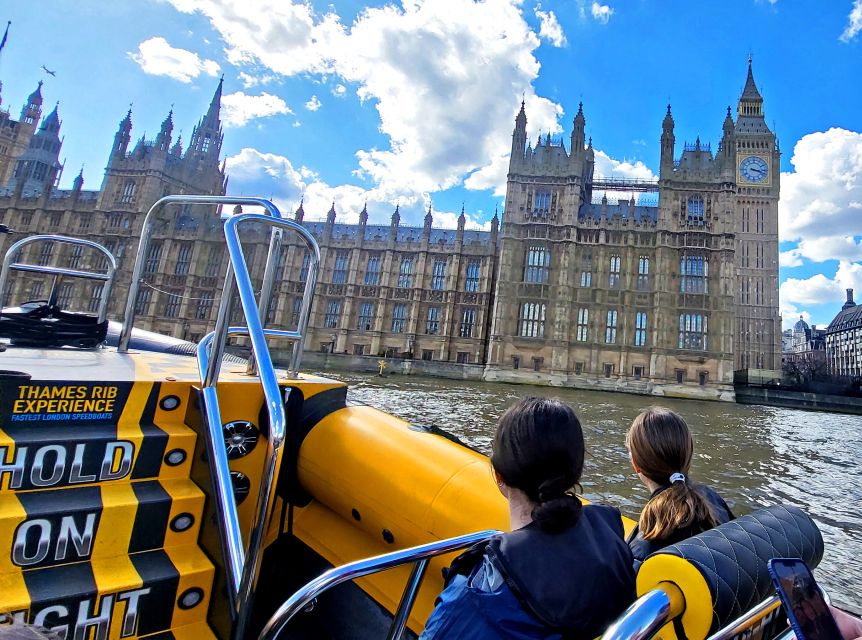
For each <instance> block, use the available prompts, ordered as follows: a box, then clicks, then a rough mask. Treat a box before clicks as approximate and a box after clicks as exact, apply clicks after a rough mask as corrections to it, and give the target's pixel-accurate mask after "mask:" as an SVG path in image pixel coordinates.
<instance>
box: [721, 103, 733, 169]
mask: <svg viewBox="0 0 862 640" xmlns="http://www.w3.org/2000/svg"><path fill="white" fill-rule="evenodd" d="M734 131H735V127H734V124H733V117H732V116H731V115H730V105H728V107H727V115H726V116H725V117H724V124H723V125H722V127H721V132H722V136H721V150H720V152H719V157H718V160H719V162H720V163H721V168H722V180H723V181H724V182H733V180H734V174H735V171H736V169H735V167H734V164H735V160H736V137H735V135H734Z"/></svg>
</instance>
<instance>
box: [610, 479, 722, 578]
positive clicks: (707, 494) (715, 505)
mask: <svg viewBox="0 0 862 640" xmlns="http://www.w3.org/2000/svg"><path fill="white" fill-rule="evenodd" d="M669 488H670V485H664V486H661V487H659V488H658V489H656V490H655V491H653V494H652V495H651V496H650V500H652V499H653V498H655V497H656V496H657V495H658V494H660V493H661V492H662V491H664V490H665V489H669ZM694 490H695V491H698V492H699V493H700V494H701V495H703V497H704V498H706V499H707V501H708V502H709V503H710V505H711V506H712V509H713V512H714V513H715V516H716V517H717V518H718V524H724V523H725V522H729V521H730V520H733V519H734V518H735V517H736V516H734V515H733V512H732V511H731V510H730V507H729V506H727V503H726V502H725V501H724V499H723V498H722V497H721V496H720V495H718V493H716V491H715V490H714V489H711V488H709V487H707V486H706V485H702V484H697V485H694ZM698 533H703V528H702V527H697V526H693V527H688V528H686V529H679V530H677V531H676V532H675V533H674V534H673V535H672V536H670V537H669V538H665V539H664V540H644V539H643V537H642V536H641V534H640V528H639V527H638V526H637V525H635V528H634V530H633V531H632V532H631V533H630V534H629V537H628V539H627V540H626V542H628V543H629V547H631V550H632V555H633V556H634V560H635V569H638V568H640V565H641V563H642V562H643V561H644V560H646V558H647V556H649V555H650V554H652V553H655V552H656V551H659V550H661V549H664V548H665V547H667V546H669V545H672V544H676V543H677V542H681V541H682V540H685V539H686V538H690V537H692V536H696V535H697V534H698Z"/></svg>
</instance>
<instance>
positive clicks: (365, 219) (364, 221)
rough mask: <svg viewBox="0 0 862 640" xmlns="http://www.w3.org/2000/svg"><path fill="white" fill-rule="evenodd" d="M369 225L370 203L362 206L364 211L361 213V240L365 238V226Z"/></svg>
mask: <svg viewBox="0 0 862 640" xmlns="http://www.w3.org/2000/svg"><path fill="white" fill-rule="evenodd" d="M367 224H368V202H367V201H366V203H365V204H364V205H362V211H360V212H359V226H360V227H362V229H361V233H360V234H359V237H360V239H362V238H364V237H365V225H367Z"/></svg>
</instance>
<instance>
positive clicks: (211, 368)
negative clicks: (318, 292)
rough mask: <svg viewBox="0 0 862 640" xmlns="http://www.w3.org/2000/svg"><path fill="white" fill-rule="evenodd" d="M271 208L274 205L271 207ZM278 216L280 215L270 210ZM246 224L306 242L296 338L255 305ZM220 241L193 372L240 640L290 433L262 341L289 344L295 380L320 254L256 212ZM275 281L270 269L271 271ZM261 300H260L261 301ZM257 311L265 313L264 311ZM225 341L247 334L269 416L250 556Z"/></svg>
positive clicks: (232, 223) (278, 221)
mask: <svg viewBox="0 0 862 640" xmlns="http://www.w3.org/2000/svg"><path fill="white" fill-rule="evenodd" d="M270 205H271V203H270ZM271 207H272V209H273V210H274V211H275V212H276V213H278V209H276V208H275V206H274V205H271ZM245 222H257V223H260V224H265V225H269V226H272V227H275V228H277V229H280V230H287V231H295V232H297V233H298V234H299V235H300V237H301V238H302V239H303V240H304V242H305V244H306V246H307V249H308V251H309V255H310V256H311V259H310V261H309V269H308V278H307V281H306V287H305V292H304V295H303V300H302V308H301V310H300V318H299V324H298V327H297V331H285V330H277V329H264V328H263V322H262V320H261V317H260V314H259V308H258V307H257V306H255V297H254V289H253V287H252V283H251V277H250V276H249V272H248V266H247V265H246V262H245V257H244V255H243V252H242V244H241V242H240V239H239V230H238V227H239V225H240V224H242V223H245ZM224 235H225V241H226V243H227V250H228V258H229V260H228V267H227V274H226V276H225V282H224V288H223V290H222V297H221V301H220V303H219V309H218V314H217V317H216V324H215V329H214V330H213V331H212V333H210V334H208V335H207V336H206V337H205V338H204V339H203V340H201V342H200V344H199V345H198V370H199V373H200V378H201V394H202V398H203V404H204V410H205V411H204V413H205V416H204V418H205V420H206V428H205V430H204V433H205V435H206V440H207V449H208V452H209V460H210V465H211V467H212V477H213V486H214V493H215V499H216V513H217V516H218V520H219V533H220V535H221V538H222V553H223V555H224V561H225V571H226V573H227V591H228V596H229V599H230V603H231V611H232V613H233V614H234V620H235V622H234V629H233V637H234V638H236V639H238V640H241V639H242V638H244V636H245V631H246V628H247V626H248V622H249V617H250V615H251V606H252V602H253V599H254V591H255V588H256V586H257V580H258V576H259V573H260V564H261V560H262V557H263V538H264V534H265V528H266V523H267V522H268V521H269V512H270V509H271V507H272V503H273V499H274V495H275V488H276V487H275V482H274V479H275V474H276V471H277V470H278V468H279V467H280V465H281V456H282V452H283V445H284V440H285V435H286V429H287V420H286V416H285V411H284V400H283V398H282V395H281V389H280V387H279V386H278V379H277V377H276V373H275V367H274V366H273V364H272V358H271V356H270V353H269V349H268V348H267V343H266V338H267V336H276V337H279V338H282V339H287V340H290V341H291V342H293V346H294V348H293V355H292V357H291V369H292V371H291V373H292V375H294V376H298V367H299V357H298V353H300V352H301V351H302V339H303V336H304V335H305V331H306V328H307V325H308V315H309V312H310V309H311V295H312V292H313V290H314V285H315V283H316V281H317V271H318V266H319V264H320V249H319V248H318V246H317V242H316V241H315V240H314V237H313V236H312V235H311V234H310V233H309V232H308V231H307V230H306V229H305V228H304V227H302V226H301V225H299V224H297V223H296V222H293V221H290V220H284V219H282V218H281V217H280V214H279V215H278V216H271V215H262V214H256V213H238V214H236V215H233V216H231V217H229V218H228V219H227V220H225V222H224ZM273 274H274V270H273ZM234 286H235V287H236V289H237V292H238V294H239V299H240V304H241V306H242V311H243V315H244V316H245V319H246V323H247V324H248V326H247V327H229V326H228V321H229V316H230V308H231V301H232V297H233V289H234ZM261 295H262V296H263V293H262V294H261ZM261 308H265V306H262V307H261ZM229 334H247V335H248V337H249V339H250V340H251V350H252V354H253V355H254V358H255V361H256V362H257V367H258V370H259V377H260V383H261V386H262V388H263V395H264V403H265V406H266V411H267V415H268V417H269V434H268V437H267V440H266V442H267V448H266V453H265V457H264V462H263V469H262V472H261V480H260V489H259V491H258V495H257V501H256V503H255V509H254V513H253V515H252V520H251V529H250V532H249V536H248V547H247V551H245V550H244V548H243V544H242V532H241V529H240V526H239V516H238V515H237V508H236V500H235V498H234V495H233V489H232V485H231V480H230V467H229V465H228V459H227V452H226V451H225V448H224V446H223V443H224V441H223V439H222V436H221V429H222V420H221V412H220V410H219V404H218V394H217V390H216V385H217V384H218V379H219V374H220V372H221V364H222V358H223V355H224V349H225V344H226V342H227V337H228V335H229Z"/></svg>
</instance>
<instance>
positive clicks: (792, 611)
mask: <svg viewBox="0 0 862 640" xmlns="http://www.w3.org/2000/svg"><path fill="white" fill-rule="evenodd" d="M767 569H768V570H769V575H770V576H771V577H772V582H773V584H774V585H775V589H776V591H778V597H779V598H781V604H783V605H784V612H785V613H786V614H787V618H788V620H789V621H790V626H791V627H792V628H793V631H794V633H795V634H796V637H797V639H798V640H842V638H841V632H840V631H839V630H838V625H837V624H836V622H835V618H833V617H832V614H831V613H830V612H829V607H828V606H827V604H826V600H825V599H824V598H823V594H822V593H821V591H820V587H818V586H817V582H816V581H815V580H814V575H813V574H812V573H811V569H809V568H808V565H807V564H805V563H804V562H803V561H802V560H799V559H798V558H775V559H773V560H770V561H769V563H768V564H767Z"/></svg>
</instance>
